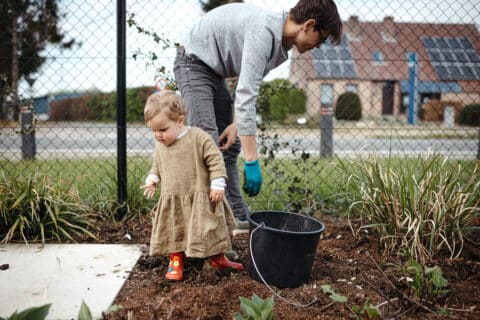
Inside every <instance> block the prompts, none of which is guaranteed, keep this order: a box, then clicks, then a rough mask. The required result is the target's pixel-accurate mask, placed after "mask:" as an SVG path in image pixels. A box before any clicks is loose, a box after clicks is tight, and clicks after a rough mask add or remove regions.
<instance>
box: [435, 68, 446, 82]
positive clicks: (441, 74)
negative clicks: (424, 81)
mask: <svg viewBox="0 0 480 320" xmlns="http://www.w3.org/2000/svg"><path fill="white" fill-rule="evenodd" d="M435 70H436V71H437V74H438V76H439V77H440V79H442V80H445V79H449V76H448V72H447V68H445V67H444V66H441V65H437V66H435Z"/></svg>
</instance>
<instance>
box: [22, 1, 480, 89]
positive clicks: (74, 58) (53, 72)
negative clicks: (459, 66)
mask: <svg viewBox="0 0 480 320" xmlns="http://www.w3.org/2000/svg"><path fill="white" fill-rule="evenodd" d="M245 2H250V3H254V4H256V5H258V6H261V7H263V8H266V9H268V10H272V11H288V10H289V9H290V8H291V7H293V6H294V5H295V3H296V0H295V1H289V0H265V1H245ZM336 3H337V6H338V9H339V12H340V15H341V17H342V19H343V20H348V18H349V17H350V16H351V15H357V16H358V17H359V19H360V20H361V21H382V20H383V18H384V17H385V16H393V17H394V20H395V21H401V22H431V23H473V24H475V25H476V26H477V29H478V28H479V26H480V0H470V1H454V0H418V1H414V0H400V1H397V0H389V1H384V0H366V1H361V0H345V1H343V0H337V1H336ZM59 7H60V11H61V12H63V13H64V14H65V17H64V18H63V19H62V20H61V23H60V26H61V29H62V30H63V31H64V32H65V34H66V37H67V39H68V38H74V39H75V40H76V41H77V42H78V43H79V44H81V45H79V46H76V47H75V48H74V49H73V50H68V51H63V52H62V51H59V50H58V49H56V48H55V47H48V49H47V50H46V51H45V52H44V53H43V55H44V56H46V57H47V62H46V63H45V64H44V65H43V66H42V68H41V70H40V72H38V74H37V75H36V78H37V81H36V82H35V84H34V87H33V90H29V88H28V86H27V85H26V84H25V83H24V82H23V83H22V85H21V87H20V89H21V91H22V92H23V94H24V95H27V96H32V95H33V96H40V95H45V94H47V93H51V92H58V91H72V90H88V89H92V88H97V89H100V90H102V91H111V90H114V89H115V86H116V28H117V26H116V1H115V0H60V1H59ZM127 11H128V14H131V13H134V14H135V20H136V21H137V22H138V23H139V24H140V25H141V26H142V27H144V28H146V29H147V30H152V31H155V32H157V33H158V34H159V35H160V36H162V37H164V38H166V39H169V40H171V41H172V42H179V41H180V40H181V35H182V33H183V32H184V31H185V30H186V29H187V28H188V27H189V26H190V25H191V24H192V23H193V22H194V21H195V20H196V19H198V18H199V17H200V16H201V15H203V14H204V13H203V12H202V10H201V7H200V5H199V3H198V0H180V1H178V0H177V1H174V0H167V1H159V0H150V1H145V0H127ZM128 14H127V15H128ZM138 50H140V51H141V52H143V53H148V52H155V53H156V55H157V56H158V57H159V60H158V63H157V66H162V65H163V66H165V67H166V68H167V70H171V69H172V64H173V57H174V50H173V49H167V50H163V49H162V47H161V45H158V44H155V43H154V42H153V41H152V39H151V38H149V37H147V36H144V35H140V34H139V33H138V32H136V31H135V30H134V29H133V28H129V27H127V58H128V60H127V87H134V86H139V85H152V84H153V83H154V79H155V72H154V71H155V68H153V67H152V66H151V65H148V61H149V60H148V59H143V58H141V57H140V58H139V59H137V60H134V59H133V58H132V56H133V54H134V52H136V51H138ZM288 66H289V63H288V61H287V62H285V63H284V64H283V65H282V66H280V67H279V68H277V69H276V70H273V71H272V72H270V74H269V75H268V76H267V79H266V80H271V79H273V78H277V77H287V76H288Z"/></svg>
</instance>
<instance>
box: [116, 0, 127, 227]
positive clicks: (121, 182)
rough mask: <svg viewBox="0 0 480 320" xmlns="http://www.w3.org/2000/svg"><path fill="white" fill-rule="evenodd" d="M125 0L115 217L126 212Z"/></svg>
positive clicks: (120, 16)
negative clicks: (116, 208) (116, 209)
mask: <svg viewBox="0 0 480 320" xmlns="http://www.w3.org/2000/svg"><path fill="white" fill-rule="evenodd" d="M125 2H126V0H117V183H118V186H117V188H118V194H117V195H118V205H119V206H118V211H117V218H118V219H122V218H123V217H125V215H126V214H127V206H126V202H127V128H126V86H127V85H126V74H125V73H126V71H125V69H126V35H125V32H126V30H125V29H126V28H125V24H126V3H125Z"/></svg>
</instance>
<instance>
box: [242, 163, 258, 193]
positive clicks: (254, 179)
mask: <svg viewBox="0 0 480 320" xmlns="http://www.w3.org/2000/svg"><path fill="white" fill-rule="evenodd" d="M244 164H245V166H244V169H243V191H245V193H246V194H247V195H248V196H249V197H254V196H256V195H257V194H258V193H259V192H260V188H261V187H262V171H261V170H260V164H259V163H258V159H257V160H254V161H251V162H248V161H245V163H244Z"/></svg>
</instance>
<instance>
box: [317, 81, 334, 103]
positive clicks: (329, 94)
mask: <svg viewBox="0 0 480 320" xmlns="http://www.w3.org/2000/svg"><path fill="white" fill-rule="evenodd" d="M320 104H321V105H322V106H323V105H329V106H332V105H333V85H331V84H322V86H321V87H320Z"/></svg>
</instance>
